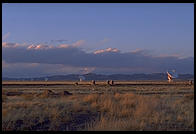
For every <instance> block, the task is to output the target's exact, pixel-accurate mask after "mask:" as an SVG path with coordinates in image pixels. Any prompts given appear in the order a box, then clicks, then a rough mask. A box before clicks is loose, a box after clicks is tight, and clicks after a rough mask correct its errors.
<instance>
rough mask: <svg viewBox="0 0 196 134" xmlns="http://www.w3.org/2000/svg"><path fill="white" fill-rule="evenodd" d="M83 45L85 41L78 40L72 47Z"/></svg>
mask: <svg viewBox="0 0 196 134" xmlns="http://www.w3.org/2000/svg"><path fill="white" fill-rule="evenodd" d="M84 43H85V40H79V41H76V42H75V43H73V44H72V46H73V47H79V46H81V45H83V44H84Z"/></svg>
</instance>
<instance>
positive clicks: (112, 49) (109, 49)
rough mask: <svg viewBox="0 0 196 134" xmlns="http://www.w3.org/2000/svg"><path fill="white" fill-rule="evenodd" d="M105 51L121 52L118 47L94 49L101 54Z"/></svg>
mask: <svg viewBox="0 0 196 134" xmlns="http://www.w3.org/2000/svg"><path fill="white" fill-rule="evenodd" d="M104 52H119V50H118V49H117V48H107V49H100V50H96V51H94V54H100V53H104Z"/></svg>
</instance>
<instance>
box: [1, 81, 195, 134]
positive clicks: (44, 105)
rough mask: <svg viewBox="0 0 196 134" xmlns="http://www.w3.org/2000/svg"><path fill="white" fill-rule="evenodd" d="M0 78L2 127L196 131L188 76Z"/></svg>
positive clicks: (192, 96) (192, 95) (53, 129)
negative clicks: (108, 80) (172, 79)
mask: <svg viewBox="0 0 196 134" xmlns="http://www.w3.org/2000/svg"><path fill="white" fill-rule="evenodd" d="M145 82H146V83H147V82H148V83H149V82H151V83H155V84H146V83H145ZM2 83H3V87H2V130H3V131H12V130H26V131H28V130H36V131H50V130H52V131H56V130H58V131H85V130H87V131H97V130H117V131H139V130H153V131H161V130H174V131H175V130H182V131H194V85H189V84H187V82H186V81H184V84H182V83H183V81H181V83H180V82H179V83H176V84H166V82H165V83H162V84H156V83H161V82H157V81H156V82H153V81H142V82H138V81H137V82H136V81H135V82H133V81H131V82H128V81H127V82H126V81H124V83H123V82H119V83H118V82H116V85H112V86H109V85H106V84H104V82H103V81H100V82H99V83H98V84H97V85H91V84H90V82H87V84H85V83H79V85H74V83H75V82H73V81H70V82H67V83H71V84H65V83H66V82H53V83H52V82H47V83H46V82H40V83H39V82H37V83H36V84H32V82H23V83H22V82H20V83H19V82H18V83H19V84H18V83H17V82H7V83H6V82H2ZM28 83H30V84H28ZM51 83H52V84H51ZM59 83H60V84H59ZM88 83H89V84H88ZM140 83H141V84H140ZM142 83H145V84H142ZM65 91H67V92H65Z"/></svg>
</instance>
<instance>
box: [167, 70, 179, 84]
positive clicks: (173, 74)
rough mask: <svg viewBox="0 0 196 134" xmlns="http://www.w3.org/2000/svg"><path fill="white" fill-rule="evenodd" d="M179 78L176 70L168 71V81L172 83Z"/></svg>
mask: <svg viewBox="0 0 196 134" xmlns="http://www.w3.org/2000/svg"><path fill="white" fill-rule="evenodd" d="M177 77H178V74H177V73H176V70H168V71H167V78H168V81H169V82H171V81H172V79H175V78H177Z"/></svg>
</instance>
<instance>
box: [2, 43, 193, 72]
mask: <svg viewBox="0 0 196 134" xmlns="http://www.w3.org/2000/svg"><path fill="white" fill-rule="evenodd" d="M83 44H85V41H84V40H80V41H77V42H75V43H73V44H71V45H70V44H60V45H58V46H53V45H44V44H39V45H33V44H31V45H26V46H24V45H21V44H17V43H6V42H3V43H2V58H3V64H4V65H3V73H4V72H5V70H6V69H7V73H8V71H9V70H11V68H12V70H14V67H13V66H12V67H9V68H8V67H6V64H15V68H18V69H19V68H20V66H21V68H23V70H25V69H24V67H26V69H32V70H35V68H36V70H39V68H40V72H36V71H34V73H38V74H41V73H44V72H45V74H48V73H46V71H44V70H47V69H49V68H50V69H49V70H50V71H51V74H54V73H60V72H63V73H82V72H83V73H89V72H95V73H108V74H109V73H153V72H165V71H166V70H168V69H176V71H177V72H179V73H194V69H193V67H194V58H193V57H189V58H184V59H180V58H178V57H177V56H164V57H158V56H157V57H155V56H151V55H150V54H148V52H146V51H145V50H139V49H138V50H136V51H132V52H126V53H122V52H120V50H118V49H117V48H106V49H101V50H96V51H94V52H90V53H87V52H85V51H83V50H82V49H81V48H79V46H81V45H83ZM32 63H33V64H32ZM22 64H23V65H22ZM31 64H32V65H36V64H37V66H33V67H31V66H29V65H31ZM41 68H42V69H41ZM85 68H86V71H85ZM55 69H56V71H55ZM15 70H16V69H15ZM41 70H42V71H41ZM57 70H59V71H57ZM81 70H83V71H81ZM27 72H28V71H27ZM4 74H5V73H4ZM32 74H33V73H32Z"/></svg>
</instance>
